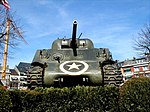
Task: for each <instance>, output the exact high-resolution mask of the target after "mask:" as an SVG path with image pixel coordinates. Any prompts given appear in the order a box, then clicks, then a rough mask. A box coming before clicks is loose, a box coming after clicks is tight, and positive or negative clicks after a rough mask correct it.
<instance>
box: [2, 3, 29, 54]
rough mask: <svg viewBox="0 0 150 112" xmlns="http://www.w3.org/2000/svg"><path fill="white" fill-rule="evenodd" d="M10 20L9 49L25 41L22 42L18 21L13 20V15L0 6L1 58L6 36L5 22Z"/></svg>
mask: <svg viewBox="0 0 150 112" xmlns="http://www.w3.org/2000/svg"><path fill="white" fill-rule="evenodd" d="M7 19H10V21H11V24H10V31H9V44H8V45H9V46H10V47H11V48H16V47H17V45H18V41H22V40H23V41H24V42H25V43H26V41H25V40H24V38H23V36H22V34H23V30H22V29H21V27H20V26H19V23H17V22H18V20H15V19H14V14H12V13H11V12H10V11H8V10H5V8H4V7H3V6H1V5H0V54H1V56H0V57H2V55H3V51H4V45H5V43H6V42H5V41H6V40H5V35H6V21H7Z"/></svg>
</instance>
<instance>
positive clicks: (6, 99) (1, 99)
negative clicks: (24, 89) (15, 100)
mask: <svg viewBox="0 0 150 112" xmlns="http://www.w3.org/2000/svg"><path fill="white" fill-rule="evenodd" d="M11 107H12V102H11V99H10V96H9V92H8V91H7V90H6V89H5V88H3V87H2V86H0V111H1V112H9V110H10V109H11Z"/></svg>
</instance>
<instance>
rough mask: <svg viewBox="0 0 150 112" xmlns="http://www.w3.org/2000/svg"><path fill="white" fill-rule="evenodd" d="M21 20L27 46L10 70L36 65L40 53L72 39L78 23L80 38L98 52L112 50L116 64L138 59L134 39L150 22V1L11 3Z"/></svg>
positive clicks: (15, 55)
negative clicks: (30, 64) (62, 39)
mask: <svg viewBox="0 0 150 112" xmlns="http://www.w3.org/2000/svg"><path fill="white" fill-rule="evenodd" d="M8 1H9V4H10V6H11V9H10V11H12V12H16V14H15V15H16V17H17V18H19V19H20V21H19V22H20V24H21V25H22V28H23V30H24V31H25V33H24V38H25V40H26V41H27V42H28V43H29V45H26V44H25V43H23V42H21V43H20V44H19V46H18V47H17V48H16V49H14V50H12V49H11V48H10V49H9V51H10V52H13V53H12V54H13V55H12V56H13V58H9V59H8V65H9V66H10V68H14V66H15V65H18V64H19V62H29V63H31V62H32V59H33V57H34V54H35V52H36V50H37V49H48V48H51V44H52V42H53V41H54V40H55V39H57V38H58V37H59V38H63V37H64V36H66V37H71V33H72V22H73V20H77V21H78V32H77V33H78V34H77V35H78V36H79V35H80V33H83V35H82V37H81V38H84V37H86V38H87V37H88V38H89V39H91V40H92V41H93V42H94V45H95V47H96V48H109V49H110V51H111V52H112V55H113V59H114V60H120V61H123V60H125V59H131V58H133V57H134V56H136V53H135V51H134V50H133V38H134V37H136V36H137V33H138V32H140V29H141V28H143V26H144V25H145V24H147V23H149V22H150V1H149V0H8Z"/></svg>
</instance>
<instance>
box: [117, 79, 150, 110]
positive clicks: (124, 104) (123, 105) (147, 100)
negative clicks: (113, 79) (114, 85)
mask: <svg viewBox="0 0 150 112" xmlns="http://www.w3.org/2000/svg"><path fill="white" fill-rule="evenodd" d="M149 104H150V79H149V78H146V77H141V78H134V79H131V80H129V81H127V82H126V83H125V84H124V85H123V86H122V87H121V88H120V110H121V112H128V111H132V112H149V111H150V105H149Z"/></svg>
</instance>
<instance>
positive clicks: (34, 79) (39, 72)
mask: <svg viewBox="0 0 150 112" xmlns="http://www.w3.org/2000/svg"><path fill="white" fill-rule="evenodd" d="M27 87H28V89H34V88H36V87H43V68H41V67H40V66H35V67H31V68H30V69H29V70H28V73H27Z"/></svg>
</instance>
